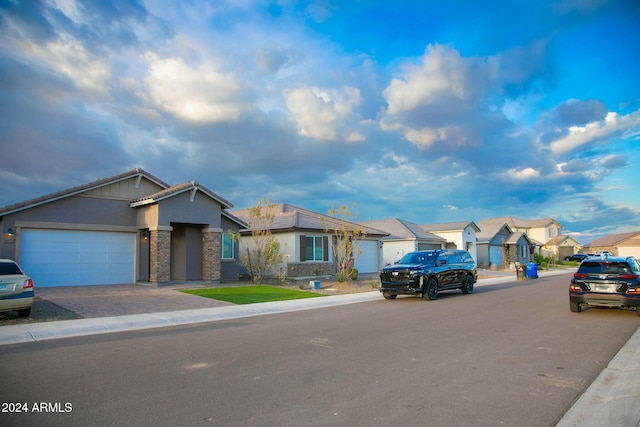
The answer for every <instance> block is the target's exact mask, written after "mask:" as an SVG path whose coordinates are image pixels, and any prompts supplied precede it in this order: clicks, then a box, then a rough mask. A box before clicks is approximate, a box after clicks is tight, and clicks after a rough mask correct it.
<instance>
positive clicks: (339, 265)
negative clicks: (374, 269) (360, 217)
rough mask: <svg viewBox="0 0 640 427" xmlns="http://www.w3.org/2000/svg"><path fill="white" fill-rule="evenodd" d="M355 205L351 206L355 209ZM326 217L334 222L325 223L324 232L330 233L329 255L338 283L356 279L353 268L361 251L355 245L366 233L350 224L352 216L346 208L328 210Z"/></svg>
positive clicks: (355, 272)
mask: <svg viewBox="0 0 640 427" xmlns="http://www.w3.org/2000/svg"><path fill="white" fill-rule="evenodd" d="M355 207H356V205H355V204H354V205H353V208H354V209H355ZM328 215H329V216H330V217H332V218H334V221H331V222H330V223H329V222H327V223H325V231H332V232H333V238H332V239H331V253H332V255H333V261H334V263H335V266H336V273H337V274H338V281H339V282H344V281H345V280H346V281H350V280H353V279H355V278H356V277H357V274H358V271H357V270H356V269H355V268H354V265H355V260H356V258H357V257H358V256H359V255H360V254H361V253H362V249H361V248H360V247H359V246H357V245H355V242H356V241H357V240H358V239H363V238H364V237H365V236H366V235H367V233H366V231H364V230H363V229H362V228H360V227H359V226H357V225H356V224H354V223H352V222H350V220H351V219H352V218H353V214H352V212H351V210H350V209H349V207H348V206H346V205H342V206H340V207H339V208H336V207H335V206H333V207H331V209H329V212H328Z"/></svg>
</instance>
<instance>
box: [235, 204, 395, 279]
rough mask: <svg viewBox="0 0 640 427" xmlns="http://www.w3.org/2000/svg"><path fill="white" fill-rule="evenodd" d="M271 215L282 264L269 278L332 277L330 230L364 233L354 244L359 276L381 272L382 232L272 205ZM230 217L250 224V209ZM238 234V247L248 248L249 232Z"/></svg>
mask: <svg viewBox="0 0 640 427" xmlns="http://www.w3.org/2000/svg"><path fill="white" fill-rule="evenodd" d="M271 212H272V213H273V214H274V221H273V223H272V224H271V225H270V226H269V229H270V230H271V233H272V235H273V236H274V237H276V238H277V239H278V241H279V242H280V253H282V254H283V255H284V259H283V261H282V262H281V263H280V264H279V265H277V266H275V267H274V271H273V272H272V273H271V274H272V275H274V276H275V275H277V274H281V273H282V272H284V273H285V274H286V276H287V277H289V278H300V277H313V276H319V275H322V276H325V275H331V274H334V273H335V271H334V270H335V269H334V262H333V254H332V253H331V252H332V251H331V244H330V242H331V239H332V238H333V230H334V229H335V228H341V227H343V226H346V227H349V228H353V229H358V228H359V229H362V230H364V231H365V232H366V236H365V237H364V238H363V239H361V240H359V241H357V242H356V243H355V245H356V246H357V247H359V248H360V250H361V253H360V255H358V256H357V257H356V260H355V264H354V266H355V268H356V269H357V270H358V272H359V273H361V274H362V273H374V272H377V271H378V270H379V269H380V268H381V263H382V238H383V237H385V236H386V235H387V233H385V232H384V231H380V230H377V229H374V228H371V227H366V226H363V225H360V224H356V223H354V222H350V221H344V220H340V219H337V218H334V217H331V216H329V215H324V214H321V213H318V212H314V211H310V210H308V209H304V208H301V207H298V206H293V205H290V204H287V203H280V204H276V205H274V206H273V207H272V208H271ZM231 213H232V214H233V215H234V216H235V217H236V218H239V219H240V220H242V221H243V222H244V223H247V224H248V223H249V222H250V215H249V209H243V210H234V211H231ZM240 233H241V235H242V237H241V246H243V245H246V246H250V245H251V230H250V229H246V230H241V231H240Z"/></svg>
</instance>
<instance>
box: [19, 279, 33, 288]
mask: <svg viewBox="0 0 640 427" xmlns="http://www.w3.org/2000/svg"><path fill="white" fill-rule="evenodd" d="M28 288H33V280H31V279H27V280H25V281H24V283H22V289H28Z"/></svg>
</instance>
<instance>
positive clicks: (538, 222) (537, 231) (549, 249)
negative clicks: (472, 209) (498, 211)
mask: <svg viewBox="0 0 640 427" xmlns="http://www.w3.org/2000/svg"><path fill="white" fill-rule="evenodd" d="M485 221H491V222H495V223H503V224H508V225H509V227H511V230H513V231H514V232H523V233H527V236H528V237H529V240H530V241H531V248H530V251H531V253H532V254H536V253H537V254H541V255H542V256H545V257H550V258H554V257H555V258H557V257H559V256H560V254H564V253H568V252H570V251H573V252H572V253H575V252H578V251H580V249H581V245H580V243H578V242H577V241H576V240H575V239H569V240H567V239H558V237H559V236H562V228H563V227H562V225H561V224H560V223H559V222H557V221H556V220H554V219H553V218H542V219H531V220H527V219H520V218H515V217H512V216H506V217H499V218H490V219H488V220H485ZM558 244H559V245H558ZM570 246H571V247H570ZM569 255H570V254H569ZM565 256H567V255H562V258H564V257H565ZM562 258H560V259H562Z"/></svg>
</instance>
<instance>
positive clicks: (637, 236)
mask: <svg viewBox="0 0 640 427" xmlns="http://www.w3.org/2000/svg"><path fill="white" fill-rule="evenodd" d="M583 249H584V252H585V253H595V252H596V251H609V252H610V253H611V254H612V255H615V256H621V257H628V256H633V257H636V258H639V259H640V231H630V232H628V233H621V234H612V235H609V236H605V237H602V238H600V239H596V240H594V241H593V242H591V243H588V244H586V245H584V248H583Z"/></svg>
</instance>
